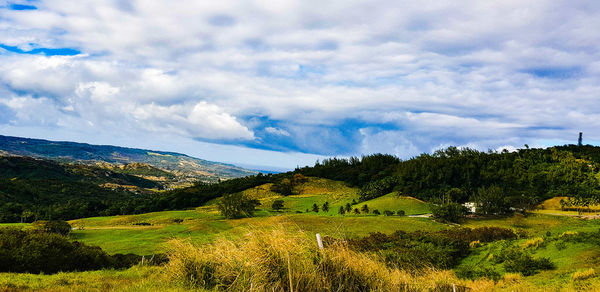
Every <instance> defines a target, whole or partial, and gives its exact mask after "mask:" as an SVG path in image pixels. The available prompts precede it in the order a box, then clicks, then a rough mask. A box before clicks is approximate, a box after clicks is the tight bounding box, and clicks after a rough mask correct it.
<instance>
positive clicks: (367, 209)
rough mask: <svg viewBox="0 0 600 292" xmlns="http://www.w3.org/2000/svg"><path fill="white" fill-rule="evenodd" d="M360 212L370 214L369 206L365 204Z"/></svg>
mask: <svg viewBox="0 0 600 292" xmlns="http://www.w3.org/2000/svg"><path fill="white" fill-rule="evenodd" d="M360 211H361V212H363V213H365V214H369V206H367V204H364V205H363V206H362V207H361V208H360Z"/></svg>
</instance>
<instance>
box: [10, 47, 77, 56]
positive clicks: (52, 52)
mask: <svg viewBox="0 0 600 292" xmlns="http://www.w3.org/2000/svg"><path fill="white" fill-rule="evenodd" d="M0 48H3V49H5V50H7V51H9V52H13V53H17V54H29V55H36V54H44V55H46V56H74V55H79V54H81V51H79V50H75V49H71V48H58V49H50V48H36V49H33V50H30V51H24V50H21V49H20V48H19V47H16V46H7V45H5V44H0Z"/></svg>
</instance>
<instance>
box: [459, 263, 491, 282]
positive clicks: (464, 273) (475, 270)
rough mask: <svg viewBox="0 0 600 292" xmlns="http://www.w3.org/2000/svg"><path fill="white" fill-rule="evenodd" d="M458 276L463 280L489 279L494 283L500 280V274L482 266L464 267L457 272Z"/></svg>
mask: <svg viewBox="0 0 600 292" xmlns="http://www.w3.org/2000/svg"><path fill="white" fill-rule="evenodd" d="M455 273H456V276H458V277H459V278H463V279H471V280H475V279H479V278H488V279H492V280H494V281H498V280H499V279H500V273H498V272H497V271H496V270H494V269H492V268H490V267H484V266H480V265H472V266H463V267H460V268H458V269H456V270H455Z"/></svg>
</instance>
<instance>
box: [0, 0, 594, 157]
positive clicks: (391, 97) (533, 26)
mask: <svg viewBox="0 0 600 292" xmlns="http://www.w3.org/2000/svg"><path fill="white" fill-rule="evenodd" d="M597 27H600V4H596V3H595V2H593V1H550V0H547V1H546V0H540V1H535V2H533V3H524V2H523V1H493V2H490V1H466V0H463V1H450V2H447V3H446V2H440V1H426V2H424V3H416V2H414V1H412V2H411V1H400V2H398V1H395V2H394V1H392V2H390V1H328V2H325V3H323V2H322V1H319V2H317V1H311V0H308V1H277V2H275V3H272V1H262V0H255V1H218V3H217V2H214V1H213V2H206V1H153V0H144V1H141V0H140V1H118V0H114V1H76V2H72V1H60V0H59V1H44V0H39V1H28V2H19V1H12V2H6V1H0V40H1V44H0V114H1V117H0V131H3V132H4V133H16V132H18V131H19V130H22V131H23V133H28V134H30V135H34V136H38V137H45V138H62V139H66V138H68V137H66V136H69V135H66V136H65V134H64V133H75V134H71V135H70V136H72V137H79V139H80V140H81V139H83V140H86V141H88V142H94V141H95V139H96V140H102V141H106V140H108V137H113V138H114V139H115V140H116V141H122V142H124V143H126V144H128V145H132V146H135V145H139V146H140V147H144V146H145V145H153V146H155V147H160V148H165V149H172V148H173V147H174V146H173V145H171V143H170V141H169V139H168V140H165V141H162V142H160V143H155V142H152V143H150V142H148V141H145V140H141V139H139V137H163V136H164V135H169V136H172V137H177V139H181V140H178V141H180V142H181V143H191V145H200V144H201V143H209V144H206V145H214V146H215V147H217V148H219V147H220V149H231V151H233V152H236V153H246V154H247V155H248V156H254V157H253V162H252V163H254V164H258V163H255V162H256V161H255V160H256V157H260V158H261V159H262V160H263V161H264V164H263V165H273V166H276V165H279V166H285V167H293V166H295V165H293V164H294V163H296V164H305V163H311V162H313V161H314V160H313V161H310V162H308V160H312V159H315V158H318V157H322V156H334V155H339V156H349V155H361V154H368V153H374V152H387V153H392V154H395V155H398V156H400V157H402V158H408V157H411V156H414V155H417V154H419V153H422V152H431V151H432V150H435V149H438V148H440V147H446V146H449V145H457V146H470V147H474V148H478V149H480V150H486V149H498V148H507V147H508V148H510V147H521V146H522V145H523V144H526V143H527V144H529V145H531V146H547V145H548V144H549V143H557V142H558V143H567V142H568V143H575V141H576V139H577V133H578V132H579V131H583V132H584V133H585V134H584V138H585V141H586V142H590V143H595V142H596V141H600V134H598V132H597V131H595V130H596V129H597V128H598V127H599V126H600V116H599V115H600V113H599V110H598V108H600V99H599V98H598V97H599V96H598V94H599V92H600V52H599V51H598V50H597V47H598V46H599V45H600V31H598V29H596V28H597ZM102 137H104V138H102ZM170 140H171V141H172V139H170ZM184 141H185V142H184ZM136 143H137V144H136ZM194 143H196V144H194ZM199 143H200V144H199ZM203 145H204V144H203ZM219 145H220V146H219ZM223 145H228V146H223ZM197 148H198V149H200V148H202V147H197ZM186 149H187V148H186ZM253 149H256V150H253ZM192 152H194V151H193V150H192ZM280 152H284V153H291V154H290V155H292V156H293V155H296V157H302V158H298V160H297V161H293V159H291V160H290V159H287V158H286V159H287V160H286V161H285V162H283V161H278V160H279V158H277V157H281V156H279V155H280V154H278V153H280ZM188 153H189V151H188ZM215 153H216V152H215ZM219 153H221V152H219ZM227 153H228V152H226V151H225V152H222V153H221V154H212V155H214V157H206V155H204V154H203V153H201V151H199V150H198V151H196V152H194V153H189V154H192V155H196V156H199V157H203V158H209V159H214V160H221V161H228V162H239V163H246V162H245V160H244V156H240V155H237V156H235V155H234V156H232V155H230V154H227ZM294 153H296V154H294ZM300 153H305V154H300ZM286 155H287V154H286ZM232 157H235V158H232Z"/></svg>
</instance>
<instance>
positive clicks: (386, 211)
mask: <svg viewBox="0 0 600 292" xmlns="http://www.w3.org/2000/svg"><path fill="white" fill-rule="evenodd" d="M383 215H385V216H392V215H394V211H390V210H384V211H383Z"/></svg>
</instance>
